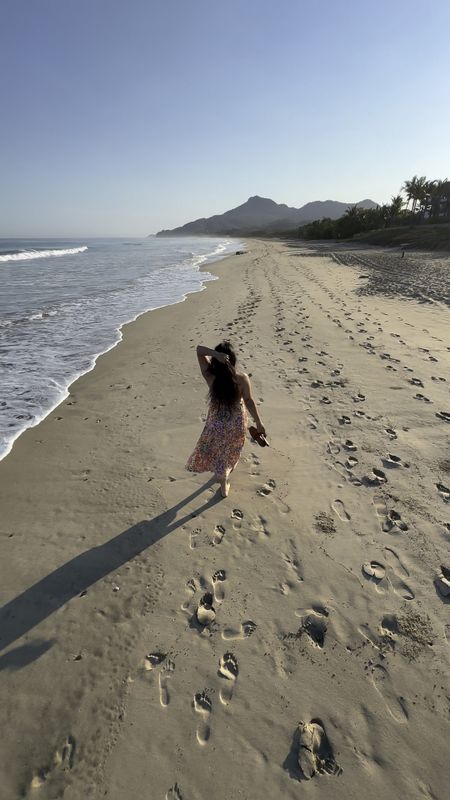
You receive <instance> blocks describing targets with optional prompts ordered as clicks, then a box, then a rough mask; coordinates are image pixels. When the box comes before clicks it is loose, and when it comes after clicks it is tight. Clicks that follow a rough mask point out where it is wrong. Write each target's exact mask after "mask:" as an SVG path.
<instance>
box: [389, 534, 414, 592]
mask: <svg viewBox="0 0 450 800" xmlns="http://www.w3.org/2000/svg"><path fill="white" fill-rule="evenodd" d="M384 552H385V556H386V561H387V563H388V564H389V566H390V570H389V572H388V576H387V577H388V581H389V583H390V584H391V586H392V588H393V590H394V592H395V593H396V594H398V595H399V596H400V597H402V598H403V600H414V597H415V594H414V592H413V590H412V589H410V588H409V586H408V585H407V584H406V583H405V582H404V581H403V580H402V577H408V576H409V572H408V570H407V569H406V567H405V565H404V564H403V562H402V561H401V559H400V556H399V555H398V554H397V553H396V552H395V550H393V549H392V548H391V547H385V548H384Z"/></svg>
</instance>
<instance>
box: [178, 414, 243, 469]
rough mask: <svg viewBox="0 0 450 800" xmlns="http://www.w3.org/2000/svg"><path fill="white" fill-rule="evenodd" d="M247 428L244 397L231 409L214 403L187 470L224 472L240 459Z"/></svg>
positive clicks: (190, 457) (232, 467)
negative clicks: (218, 406)
mask: <svg viewBox="0 0 450 800" xmlns="http://www.w3.org/2000/svg"><path fill="white" fill-rule="evenodd" d="M246 431H247V412H246V409H245V406H244V402H243V400H240V401H239V402H238V403H236V405H235V406H233V407H232V408H230V409H228V408H217V407H215V406H213V405H212V404H211V403H210V405H209V409H208V416H207V418H206V424H205V427H204V428H203V431H202V433H201V436H200V439H199V440H198V442H197V444H196V446H195V449H194V452H193V453H192V454H191V455H190V456H189V458H188V462H187V464H186V469H187V470H189V471H190V472H215V473H216V475H224V473H225V472H226V470H228V469H234V467H235V466H236V464H237V463H238V461H239V457H240V455H241V450H242V448H243V446H244V442H245V435H246Z"/></svg>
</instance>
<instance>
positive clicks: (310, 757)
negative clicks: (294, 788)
mask: <svg viewBox="0 0 450 800" xmlns="http://www.w3.org/2000/svg"><path fill="white" fill-rule="evenodd" d="M298 732H299V748H298V765H299V767H300V769H301V771H302V773H303V775H304V776H305V778H306V779H307V780H309V779H310V778H312V777H313V776H314V775H316V774H317V773H318V774H319V775H338V774H339V773H341V772H342V770H341V768H340V767H339V765H338V764H337V762H336V759H335V757H334V752H333V748H332V746H331V743H330V740H329V739H328V736H327V734H326V732H325V727H324V724H323V722H322V721H321V720H320V719H312V720H311V722H300V723H299V726H298Z"/></svg>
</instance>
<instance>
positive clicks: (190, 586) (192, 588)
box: [181, 578, 197, 611]
mask: <svg viewBox="0 0 450 800" xmlns="http://www.w3.org/2000/svg"><path fill="white" fill-rule="evenodd" d="M186 591H187V592H189V597H188V599H187V600H185V602H184V603H182V606H181V610H182V611H189V609H190V606H191V603H192V598H193V596H194V594H195V593H196V591H197V584H196V583H195V580H194V579H193V578H191V579H190V580H188V581H187V582H186Z"/></svg>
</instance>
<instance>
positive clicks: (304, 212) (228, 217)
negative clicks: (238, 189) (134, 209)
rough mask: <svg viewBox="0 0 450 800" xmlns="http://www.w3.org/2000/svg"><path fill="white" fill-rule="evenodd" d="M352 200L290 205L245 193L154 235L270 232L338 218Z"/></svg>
mask: <svg viewBox="0 0 450 800" xmlns="http://www.w3.org/2000/svg"><path fill="white" fill-rule="evenodd" d="M350 205H354V204H353V203H339V202H338V201H337V200H316V201H315V202H312V203H306V205H304V206H302V207H301V208H292V207H290V206H287V205H285V204H284V203H275V201H274V200H269V198H267V197H258V195H255V196H254V197H249V199H248V200H247V202H246V203H243V204H242V205H241V206H237V208H232V209H231V211H225V213H224V214H215V215H214V216H213V217H202V219H196V220H195V221H194V222H187V223H186V225H182V226H181V227H179V228H173V229H172V230H163V231H159V232H158V233H157V234H156V235H157V236H243V235H245V234H255V233H258V232H261V233H263V232H265V233H269V232H270V233H274V232H276V231H285V230H289V228H296V227H298V226H300V225H306V223H307V222H313V221H314V220H316V219H322V217H331V219H338V217H341V216H342V214H344V213H345V211H346V210H347V208H348V207H349V206H350ZM356 205H358V206H361V207H362V208H375V206H376V205H377V204H376V203H374V202H373V200H361V202H359V203H356Z"/></svg>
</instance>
